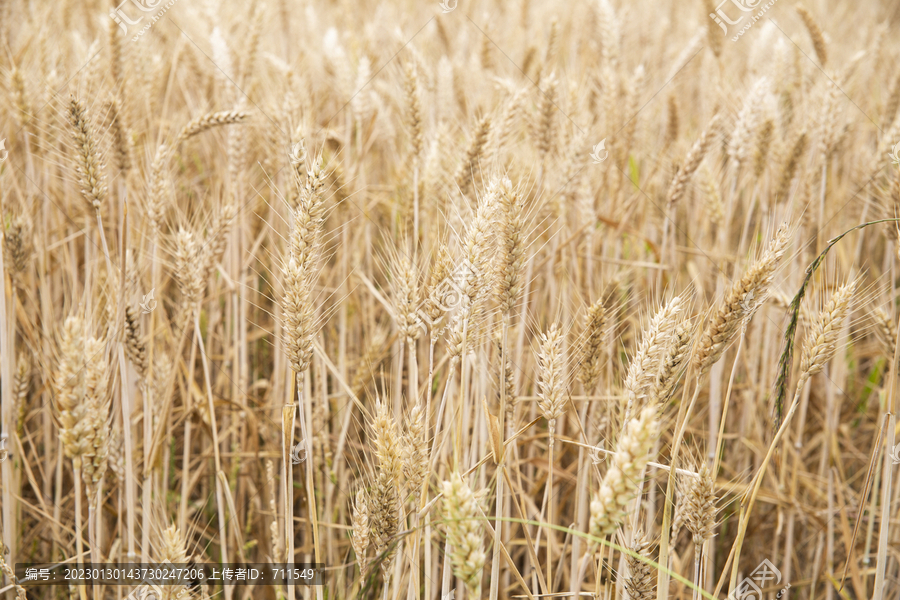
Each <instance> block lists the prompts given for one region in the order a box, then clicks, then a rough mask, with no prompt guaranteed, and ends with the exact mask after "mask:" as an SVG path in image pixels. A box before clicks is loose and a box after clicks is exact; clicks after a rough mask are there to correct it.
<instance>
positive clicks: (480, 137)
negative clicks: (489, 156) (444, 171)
mask: <svg viewBox="0 0 900 600" xmlns="http://www.w3.org/2000/svg"><path fill="white" fill-rule="evenodd" d="M490 131H491V118H490V116H489V115H485V116H483V117H481V118H480V119H478V122H477V123H476V124H475V130H474V131H473V133H472V140H471V141H470V142H469V147H468V148H467V149H466V154H465V156H464V157H463V160H462V162H461V163H460V165H459V168H458V169H457V170H456V174H455V175H454V177H453V179H454V180H455V181H456V186H457V187H458V188H459V193H460V194H462V195H463V196H465V195H466V194H467V193H468V192H469V188H470V186H471V185H472V178H473V175H474V172H475V169H476V168H477V167H478V163H479V161H480V160H481V157H482V155H483V154H484V147H485V145H486V143H487V139H488V134H489V133H490Z"/></svg>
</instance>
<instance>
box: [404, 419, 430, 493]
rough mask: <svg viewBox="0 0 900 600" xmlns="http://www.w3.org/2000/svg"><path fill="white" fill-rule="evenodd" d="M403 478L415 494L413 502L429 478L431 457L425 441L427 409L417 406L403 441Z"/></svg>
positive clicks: (410, 490) (408, 423)
mask: <svg viewBox="0 0 900 600" xmlns="http://www.w3.org/2000/svg"><path fill="white" fill-rule="evenodd" d="M402 454H403V476H404V477H406V488H407V489H408V490H409V493H411V494H413V501H414V502H415V501H416V500H417V495H418V494H419V492H420V491H421V489H422V485H423V484H424V483H425V479H426V478H427V476H428V466H429V463H430V455H429V448H428V443H427V441H426V440H425V407H424V406H422V405H421V404H416V405H415V406H414V407H413V409H412V411H410V413H409V416H408V417H407V420H406V434H405V435H404V436H403V439H402Z"/></svg>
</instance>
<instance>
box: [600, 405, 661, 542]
mask: <svg viewBox="0 0 900 600" xmlns="http://www.w3.org/2000/svg"><path fill="white" fill-rule="evenodd" d="M658 433H659V422H658V420H657V412H656V409H655V408H654V407H650V406H648V407H646V408H645V409H644V410H643V411H641V413H640V415H638V416H637V417H636V418H634V419H631V420H630V421H628V422H627V423H626V424H625V427H623V429H622V433H621V435H620V437H619V441H618V443H617V444H616V454H615V457H614V458H613V460H612V463H611V464H610V466H609V470H608V471H607V472H606V475H604V476H603V481H601V482H600V489H599V490H598V491H597V492H596V493H595V494H594V497H593V499H592V500H591V507H590V508H591V519H590V532H591V535H594V536H597V537H603V536H607V535H610V534H612V533H615V531H616V529H617V528H618V526H619V523H621V522H622V519H623V518H624V517H625V515H626V514H627V509H628V504H629V503H630V502H631V500H632V499H634V497H635V494H636V490H637V489H638V483H639V482H638V481H637V479H638V477H640V476H641V472H642V471H643V470H644V467H646V466H647V463H648V462H649V461H650V458H651V456H650V450H651V448H652V447H653V442H654V441H655V440H656V436H657V435H658Z"/></svg>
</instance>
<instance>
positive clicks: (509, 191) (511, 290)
mask: <svg viewBox="0 0 900 600" xmlns="http://www.w3.org/2000/svg"><path fill="white" fill-rule="evenodd" d="M524 212H525V207H524V206H523V200H522V195H521V193H520V192H519V190H516V189H513V187H512V182H510V180H509V179H508V178H506V177H503V178H502V179H500V181H499V183H498V184H497V210H496V211H495V214H496V223H497V238H498V241H499V244H498V245H499V252H497V254H496V257H495V260H494V265H495V267H494V279H495V282H496V283H495V294H496V297H497V302H498V304H499V305H500V312H501V313H503V314H505V315H509V313H510V312H511V311H512V310H513V309H514V308H515V307H516V303H517V302H518V301H519V297H520V296H521V293H522V270H523V268H524V267H525V235H524V231H523V230H524V221H525V219H524Z"/></svg>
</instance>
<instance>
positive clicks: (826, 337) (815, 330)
mask: <svg viewBox="0 0 900 600" xmlns="http://www.w3.org/2000/svg"><path fill="white" fill-rule="evenodd" d="M855 291H856V282H855V281H853V282H850V283H845V284H844V285H842V286H841V287H839V288H838V289H837V290H836V291H835V292H834V294H833V295H832V296H831V298H830V299H829V300H828V302H827V303H826V304H825V306H824V307H823V309H822V311H821V312H820V313H819V314H818V315H817V316H816V318H815V319H814V320H813V322H812V325H811V326H810V329H809V332H808V333H807V334H806V340H805V341H804V344H803V353H802V355H801V359H800V372H801V373H804V374H807V375H809V376H812V375H815V374H816V373H818V372H819V371H821V370H822V369H823V368H824V367H825V363H827V362H828V361H829V360H831V357H832V356H834V353H835V351H836V350H837V348H836V347H835V344H836V343H837V339H838V336H839V335H840V332H841V325H842V323H843V321H844V318H845V317H846V316H847V313H848V312H849V311H850V302H851V301H852V300H853V294H854V292H855Z"/></svg>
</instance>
